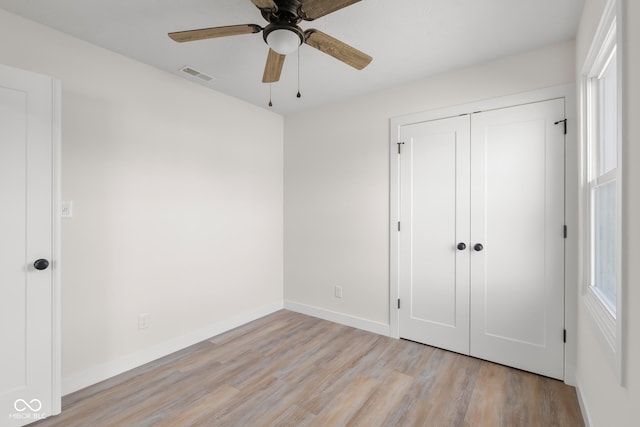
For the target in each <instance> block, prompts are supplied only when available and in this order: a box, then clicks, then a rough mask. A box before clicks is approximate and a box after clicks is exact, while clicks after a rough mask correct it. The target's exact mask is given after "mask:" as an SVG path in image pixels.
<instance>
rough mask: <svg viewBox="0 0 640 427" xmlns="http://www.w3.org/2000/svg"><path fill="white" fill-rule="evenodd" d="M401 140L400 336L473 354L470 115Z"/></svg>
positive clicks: (419, 128) (408, 132)
mask: <svg viewBox="0 0 640 427" xmlns="http://www.w3.org/2000/svg"><path fill="white" fill-rule="evenodd" d="M400 134H401V141H404V144H403V145H402V154H401V156H400V183H401V184H400V199H401V200H400V225H401V232H400V233H399V239H400V244H399V274H400V289H399V292H400V302H401V304H400V314H399V322H400V325H399V326H400V328H399V330H400V336H401V337H402V338H407V339H410V340H413V341H419V342H423V343H428V344H430V345H434V346H437V347H441V348H445V349H448V350H452V351H456V352H460V353H465V354H468V353H469V255H470V252H469V250H468V245H469V173H470V172H469V140H470V136H469V116H464V117H454V118H449V119H442V120H435V121H430V122H422V123H415V124H411V125H408V126H402V128H401V129H400ZM458 244H462V245H464V246H465V247H464V248H463V246H462V245H461V246H460V247H461V248H462V249H460V250H459V249H458Z"/></svg>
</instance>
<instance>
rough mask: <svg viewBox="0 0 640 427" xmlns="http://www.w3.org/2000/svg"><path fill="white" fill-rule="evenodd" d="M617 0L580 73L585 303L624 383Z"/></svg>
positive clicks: (608, 10) (611, 4) (613, 0)
mask: <svg viewBox="0 0 640 427" xmlns="http://www.w3.org/2000/svg"><path fill="white" fill-rule="evenodd" d="M618 7H619V5H618V1H617V0H609V1H608V3H607V6H606V7H605V11H604V14H603V17H602V19H601V21H600V25H599V26H598V30H597V31H596V34H595V37H594V40H593V43H592V45H591V49H590V50H589V53H588V54H587V58H586V60H585V64H584V66H583V69H582V81H581V104H582V114H581V120H582V130H583V131H582V142H581V143H582V149H583V160H582V171H583V173H582V175H583V186H584V187H583V188H584V193H583V194H582V202H581V205H582V208H583V210H582V224H583V232H584V237H585V238H584V240H583V241H584V247H583V248H582V249H583V259H582V263H583V266H584V268H583V274H582V277H583V280H582V282H583V285H584V292H583V296H584V298H583V302H584V304H585V306H586V308H587V312H588V313H589V314H590V315H591V316H590V317H591V318H592V319H593V320H594V324H595V325H596V328H597V329H598V330H599V331H600V332H601V333H600V336H601V337H602V338H603V341H602V342H603V347H604V348H605V349H606V353H607V354H608V355H609V356H610V359H611V361H612V364H613V367H614V369H615V371H616V373H617V375H618V380H619V381H620V382H621V383H622V332H621V331H622V329H621V328H622V324H623V322H622V320H621V318H622V317H621V316H622V312H621V309H622V307H621V304H620V301H621V299H622V295H621V293H622V289H623V288H622V283H621V277H620V276H621V264H620V259H621V257H620V248H621V242H620V240H621V235H622V234H621V215H620V212H621V204H622V202H623V201H622V200H621V188H622V187H621V186H622V179H621V177H622V175H621V165H620V158H621V143H620V141H621V137H622V135H621V129H622V127H621V119H620V117H621V115H620V113H621V112H620V106H621V105H622V103H621V99H620V97H621V94H622V93H623V92H622V90H621V79H620V78H619V75H620V74H619V71H620V70H619V67H618V64H620V63H621V61H620V50H619V49H618V45H619V41H620V38H619V36H618V34H619V27H618V26H617V24H616V15H617V8H618Z"/></svg>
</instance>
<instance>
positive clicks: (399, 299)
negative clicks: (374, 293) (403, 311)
mask: <svg viewBox="0 0 640 427" xmlns="http://www.w3.org/2000/svg"><path fill="white" fill-rule="evenodd" d="M398 310H400V298H398Z"/></svg>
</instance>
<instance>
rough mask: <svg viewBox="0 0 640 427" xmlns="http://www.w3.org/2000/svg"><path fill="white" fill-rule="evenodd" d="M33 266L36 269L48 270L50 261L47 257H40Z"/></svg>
mask: <svg viewBox="0 0 640 427" xmlns="http://www.w3.org/2000/svg"><path fill="white" fill-rule="evenodd" d="M33 267H34V268H35V269H36V270H46V269H47V267H49V261H47V260H46V259H38V260H36V262H34V263H33Z"/></svg>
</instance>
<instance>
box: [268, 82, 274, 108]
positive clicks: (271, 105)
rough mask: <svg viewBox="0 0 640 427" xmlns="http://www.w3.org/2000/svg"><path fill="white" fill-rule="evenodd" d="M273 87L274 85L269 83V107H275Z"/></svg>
mask: <svg viewBox="0 0 640 427" xmlns="http://www.w3.org/2000/svg"><path fill="white" fill-rule="evenodd" d="M271 85H272V83H269V107H273V102H271Z"/></svg>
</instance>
